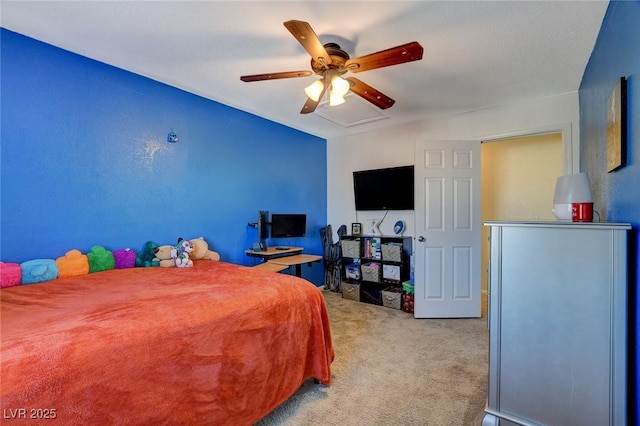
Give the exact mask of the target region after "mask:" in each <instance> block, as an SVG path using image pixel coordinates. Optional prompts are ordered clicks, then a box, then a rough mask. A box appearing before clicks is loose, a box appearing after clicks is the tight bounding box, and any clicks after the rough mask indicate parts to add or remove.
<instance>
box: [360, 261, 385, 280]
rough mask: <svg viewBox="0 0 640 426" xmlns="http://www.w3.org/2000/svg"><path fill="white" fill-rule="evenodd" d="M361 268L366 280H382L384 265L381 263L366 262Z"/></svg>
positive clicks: (363, 277)
mask: <svg viewBox="0 0 640 426" xmlns="http://www.w3.org/2000/svg"><path fill="white" fill-rule="evenodd" d="M360 269H361V270H362V279H363V280H364V281H371V282H374V283H379V282H380V281H381V280H382V267H381V266H380V264H379V263H364V264H362V266H361V267H360Z"/></svg>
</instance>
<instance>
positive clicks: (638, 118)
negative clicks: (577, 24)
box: [580, 1, 640, 424]
mask: <svg viewBox="0 0 640 426" xmlns="http://www.w3.org/2000/svg"><path fill="white" fill-rule="evenodd" d="M639 22H640V2H638V1H629V2H620V1H612V2H611V3H610V4H609V7H608V9H607V13H606V15H605V18H604V21H603V24H602V28H601V29H600V34H599V36H598V40H597V42H596V46H595V48H594V50H593V52H592V54H591V58H590V60H589V64H588V65H587V68H586V70H585V73H584V76H583V78H582V83H581V86H580V134H581V149H580V156H581V158H580V163H581V167H582V170H583V171H586V172H587V173H588V174H589V177H590V179H591V182H592V185H593V189H594V198H595V199H594V201H595V207H596V209H597V210H598V209H599V210H601V214H602V215H603V217H605V218H606V220H607V221H608V222H628V223H631V224H632V226H633V231H632V235H631V242H630V264H629V276H630V281H629V296H630V306H629V308H630V309H629V312H630V319H629V324H630V330H631V331H630V339H629V340H630V341H629V344H630V345H629V346H630V352H629V372H630V375H631V376H632V378H633V379H632V381H631V383H630V386H629V400H630V406H632V407H633V406H635V407H638V406H639V405H640V401H638V395H640V391H639V388H638V384H639V383H640V380H639V378H640V377H639V375H638V372H639V369H638V368H637V366H638V363H639V361H640V358H639V354H640V346H639V343H640V334H639V331H640V326H639V325H640V324H639V321H638V320H639V318H640V312H639V309H638V307H639V306H640V303H639V302H640V299H639V294H640V292H638V283H640V266H639V265H640V262H639V259H638V253H639V252H640V250H639V245H638V241H639V238H638V229H639V228H640V189H639V185H640V25H638V23H639ZM623 76H624V77H626V78H627V90H628V115H627V117H628V125H627V149H628V152H627V166H625V167H624V168H622V169H619V170H617V171H614V172H612V173H607V172H606V140H607V123H606V121H607V100H608V98H609V95H610V93H611V91H612V90H613V88H614V87H615V85H616V84H617V82H618V81H619V79H620V77H623ZM629 414H630V415H629V424H640V413H639V411H638V409H637V408H632V411H631V412H630V413H629Z"/></svg>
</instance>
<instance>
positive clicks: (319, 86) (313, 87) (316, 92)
mask: <svg viewBox="0 0 640 426" xmlns="http://www.w3.org/2000/svg"><path fill="white" fill-rule="evenodd" d="M323 90H324V84H323V83H322V80H316V81H314V82H313V83H312V84H310V85H309V86H307V87H306V88H305V89H304V93H306V95H307V96H308V97H309V99H311V100H312V101H314V102H318V100H319V99H320V95H321V94H322V91H323Z"/></svg>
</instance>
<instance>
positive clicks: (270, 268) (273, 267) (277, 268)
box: [254, 262, 288, 272]
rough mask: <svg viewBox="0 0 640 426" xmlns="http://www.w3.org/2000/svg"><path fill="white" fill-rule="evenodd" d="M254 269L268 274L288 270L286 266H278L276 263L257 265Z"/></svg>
mask: <svg viewBox="0 0 640 426" xmlns="http://www.w3.org/2000/svg"><path fill="white" fill-rule="evenodd" d="M254 268H256V269H262V270H263V271H269V272H280V271H283V270H285V269H287V268H288V266H286V265H279V264H277V263H271V262H264V263H261V264H259V265H256V266H254Z"/></svg>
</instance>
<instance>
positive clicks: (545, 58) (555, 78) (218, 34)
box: [0, 0, 608, 139]
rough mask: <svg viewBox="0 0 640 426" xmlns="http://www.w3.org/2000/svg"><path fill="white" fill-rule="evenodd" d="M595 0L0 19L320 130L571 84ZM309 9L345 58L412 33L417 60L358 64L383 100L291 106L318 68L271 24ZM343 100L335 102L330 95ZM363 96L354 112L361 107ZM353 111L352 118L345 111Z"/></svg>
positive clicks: (55, 5) (347, 129) (142, 7)
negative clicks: (276, 75) (381, 105)
mask: <svg viewBox="0 0 640 426" xmlns="http://www.w3.org/2000/svg"><path fill="white" fill-rule="evenodd" d="M607 5H608V2H606V1H470V2H466V1H417V2H409V1H384V2H383V1H375V2H371V1H349V2H335V1H279V2H275V1H199V2H194V1H16V2H14V1H5V0H2V2H1V3H0V7H1V10H0V19H1V24H2V27H4V28H7V29H9V30H12V31H15V32H18V33H21V34H24V35H27V36H30V37H33V38H35V39H37V40H41V41H44V42H46V43H50V44H52V45H55V46H59V47H62V48H64V49H67V50H70V51H72V52H76V53H78V54H81V55H84V56H87V57H89V58H93V59H96V60H98V61H102V62H105V63H107V64H111V65H114V66H116V67H119V68H123V69H125V70H128V71H132V72H135V73H137V74H141V75H144V76H147V77H150V78H152V79H154V80H158V81H161V82H164V83H167V84H170V85H172V86H175V87H178V88H181V89H184V90H186V91H189V92H192V93H195V94H198V95H200V96H203V97H206V98H209V99H212V100H215V101H218V102H221V103H223V104H226V105H230V106H233V107H236V108H239V109H241V110H245V111H248V112H250V113H253V114H256V115H259V116H261V117H264V118H267V119H270V120H272V121H275V122H278V123H282V124H284V125H287V126H290V127H293V128H296V129H299V130H302V131H304V132H307V133H311V134H314V135H317V136H320V137H323V138H327V139H330V138H334V137H340V136H342V135H346V134H352V133H360V132H365V131H372V130H375V129H378V128H380V127H381V126H393V125H398V124H401V123H405V122H410V121H416V120H422V119H428V118H431V117H437V116H443V115H451V114H458V113H462V112H467V111H473V110H477V109H482V108H487V107H491V106H496V105H504V104H509V103H513V102H519V101H524V100H528V99H534V98H541V97H546V96H552V95H556V94H561V93H567V92H572V91H576V90H578V88H579V85H580V81H581V79H582V74H583V71H584V69H585V66H586V64H587V61H588V60H589V55H590V53H591V51H592V49H593V46H594V44H595V40H596V37H597V35H598V31H599V29H600V25H601V23H602V19H603V17H604V14H605V11H606V8H607ZM291 19H296V20H302V21H307V22H309V23H310V24H311V26H312V27H313V29H314V30H315V32H316V34H317V35H318V37H319V38H320V41H321V42H323V43H326V42H336V43H338V44H339V45H340V46H341V47H342V48H343V49H344V50H346V51H347V52H348V53H349V54H350V55H351V57H352V58H354V57H359V56H363V55H366V54H369V53H373V52H377V51H380V50H384V49H387V48H390V47H394V46H397V45H400V44H404V43H407V42H411V41H418V42H419V43H420V44H421V45H422V46H423V47H424V57H423V59H422V60H421V61H417V62H411V63H407V64H401V65H396V66H392V67H387V68H381V69H377V70H370V71H366V72H363V73H359V74H358V75H357V77H358V78H359V79H361V80H362V81H364V82H365V83H367V84H369V85H370V86H373V87H374V88H376V89H378V90H379V91H381V92H383V93H384V94H386V95H388V96H390V97H391V98H393V99H395V101H396V104H395V105H394V106H393V107H391V108H390V109H387V110H384V111H381V110H377V111H373V116H374V118H372V119H370V118H369V117H364V118H361V115H362V114H361V113H364V115H365V116H366V115H367V113H368V112H370V111H369V104H364V101H362V100H361V99H360V98H359V97H357V96H353V95H351V96H349V97H348V99H347V104H349V106H347V107H345V106H346V105H347V104H345V105H343V106H338V107H333V108H334V109H332V110H331V111H330V112H328V111H325V112H324V113H323V111H322V110H321V108H322V106H321V107H319V108H318V111H317V112H318V113H314V114H307V115H302V114H300V109H301V108H302V106H303V104H304V103H305V100H306V97H305V95H304V92H303V89H304V87H305V86H307V85H309V84H310V83H311V82H313V81H314V79H316V78H317V77H316V76H311V77H302V78H294V79H283V80H272V81H262V82H252V83H244V82H242V81H240V78H239V77H240V75H245V74H260V73H269V72H278V71H295V70H307V69H310V57H309V55H308V53H307V52H306V51H305V50H304V49H303V48H302V46H301V45H300V44H298V43H297V41H296V40H295V39H294V38H293V36H292V35H291V34H290V33H289V32H288V31H287V29H286V28H285V27H284V26H283V25H282V23H283V22H285V21H287V20H291ZM343 107H345V108H344V109H345V111H344V113H341V110H340V108H343ZM360 108H363V109H362V111H359V109H360ZM350 115H353V116H354V117H357V118H358V119H357V122H356V124H355V125H351V124H353V123H354V122H352V121H350V118H349V116H350Z"/></svg>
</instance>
